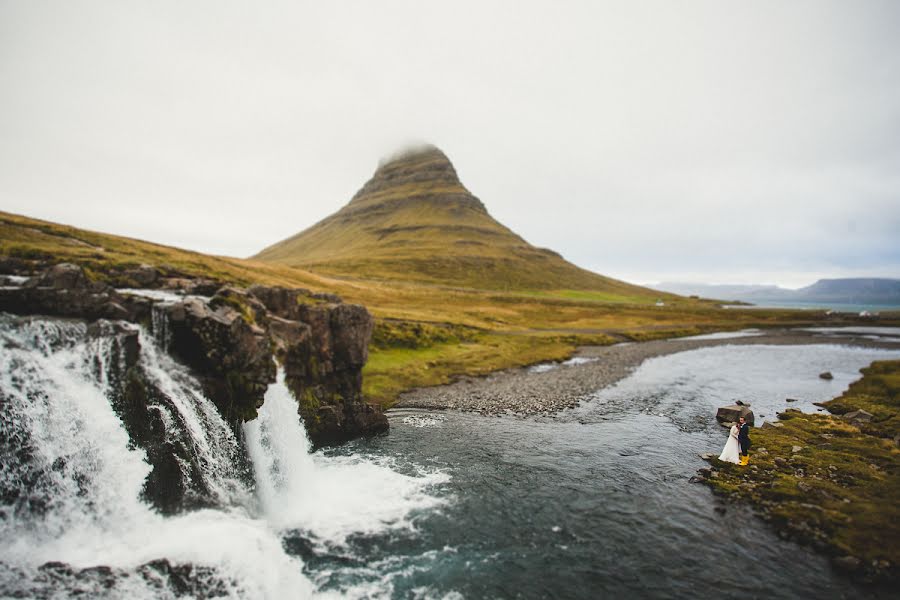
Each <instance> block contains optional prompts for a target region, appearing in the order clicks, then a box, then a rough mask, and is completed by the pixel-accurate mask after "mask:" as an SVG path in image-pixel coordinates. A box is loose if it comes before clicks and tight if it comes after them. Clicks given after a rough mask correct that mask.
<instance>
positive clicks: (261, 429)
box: [0, 314, 446, 598]
mask: <svg viewBox="0 0 900 600" xmlns="http://www.w3.org/2000/svg"><path fill="white" fill-rule="evenodd" d="M104 327H105V329H104ZM117 327H118V328H120V329H123V328H129V327H133V326H132V325H128V324H124V323H122V324H116V325H115V326H109V327H106V326H102V324H101V327H100V329H101V331H100V332H99V333H98V332H97V331H94V332H93V333H90V332H89V331H88V328H87V327H86V326H85V325H84V324H81V323H78V322H73V321H63V320H53V319H38V318H32V319H21V318H15V317H10V316H7V315H2V314H0V426H2V429H0V432H2V435H0V458H2V460H0V540H2V543H0V596H4V595H15V596H18V597H22V596H25V597H27V596H42V597H50V596H52V597H68V596H75V595H80V596H81V597H84V595H85V594H86V595H88V596H93V597H115V598H117V597H134V598H151V597H173V596H175V595H176V593H175V592H173V591H172V590H169V589H168V588H167V587H166V586H167V585H168V584H166V583H165V582H163V583H162V584H161V583H160V582H159V581H158V579H159V578H158V577H157V576H156V575H155V574H154V575H152V576H149V577H148V575H147V571H146V569H145V566H146V565H147V564H148V563H150V562H151V561H157V560H160V559H165V560H166V561H168V563H169V564H171V565H189V566H191V567H192V568H194V567H196V568H201V569H206V570H207V571H208V573H206V572H205V573H206V574H204V575H203V577H205V578H210V579H211V581H210V583H209V585H210V586H211V587H215V589H216V590H217V593H219V594H225V595H227V596H230V597H235V598H285V597H291V598H305V597H311V596H313V595H314V594H315V589H314V588H315V586H314V585H313V584H312V582H311V581H310V580H309V578H308V577H306V576H305V575H304V573H303V563H302V562H301V561H300V560H299V559H298V558H295V557H292V556H289V555H288V554H287V553H286V552H285V550H284V548H283V545H282V539H281V537H280V535H281V532H283V531H285V530H291V531H301V532H303V534H304V535H307V534H308V535H309V536H311V537H312V538H313V539H314V540H316V541H318V542H319V543H322V544H327V545H335V544H342V543H344V542H345V541H346V539H347V537H348V536H350V535H351V534H354V533H362V534H365V533H378V532H381V531H384V530H385V529H389V528H397V527H405V526H410V525H411V523H410V518H411V516H410V515H411V514H412V513H414V512H415V511H416V510H417V509H425V508H430V507H434V506H436V505H437V504H439V501H438V500H437V499H436V498H435V497H433V496H430V495H429V494H428V493H427V490H428V488H429V487H430V486H431V485H433V484H435V483H438V482H441V481H444V480H445V479H446V476H445V475H443V474H441V473H428V474H422V475H421V476H409V475H402V474H400V473H397V472H395V471H394V470H392V469H391V468H390V466H389V465H387V464H384V463H378V462H375V461H374V460H371V459H366V458H363V457H359V456H348V457H339V458H325V457H323V456H322V455H319V454H310V452H309V443H308V441H307V438H306V433H305V430H304V429H303V426H302V424H301V422H300V420H299V417H298V414H297V405H296V402H295V401H294V400H293V398H292V397H291V395H290V393H289V392H288V390H287V388H286V387H285V385H284V382H283V374H282V373H279V380H278V383H276V384H273V385H272V386H270V389H269V391H268V393H267V394H266V401H265V404H264V406H263V408H262V409H261V411H260V417H259V419H257V420H256V421H253V422H250V423H247V424H245V426H244V427H245V436H246V441H247V449H248V452H249V454H250V460H251V462H252V465H253V469H254V472H255V486H254V488H255V498H254V494H253V490H247V489H246V487H245V486H244V484H242V483H241V479H240V478H239V477H238V473H237V472H236V467H235V464H236V463H237V462H239V461H238V459H239V458H240V456H239V455H238V453H239V452H240V449H241V448H240V444H239V443H238V441H237V440H236V439H235V436H234V434H233V433H232V431H231V430H230V429H229V427H228V426H227V425H226V424H225V423H224V421H223V420H222V419H221V417H220V416H219V414H218V412H217V411H216V409H215V406H214V405H213V404H212V402H210V401H209V400H208V399H207V398H205V397H204V396H203V394H202V393H201V391H200V388H199V385H198V383H197V381H196V380H195V379H194V378H193V377H191V376H190V374H189V373H188V372H187V371H186V369H184V368H183V367H182V366H180V365H178V364H177V363H175V362H174V361H172V359H171V358H169V357H168V356H167V355H166V354H165V353H163V352H161V351H160V350H159V349H158V348H157V346H156V345H155V344H154V339H153V337H152V336H150V335H148V334H147V333H146V332H144V331H140V332H139V341H140V346H141V353H140V364H141V369H142V371H143V373H144V375H145V377H146V379H147V381H148V382H149V384H150V385H152V386H153V387H155V388H156V389H157V390H158V391H159V392H160V393H161V394H163V395H164V396H165V398H167V400H168V403H167V405H166V407H163V406H158V407H156V408H157V409H158V410H159V411H160V415H162V416H165V417H166V418H165V419H163V420H162V422H163V423H165V424H166V427H167V430H166V431H167V432H168V427H172V429H173V431H174V430H175V429H176V428H177V429H178V430H179V431H182V432H184V433H185V434H186V435H187V437H188V438H189V442H190V443H189V446H190V451H191V456H192V460H193V461H194V462H195V463H196V464H198V465H199V466H200V471H201V476H202V478H203V480H204V481H203V483H204V484H205V488H207V489H208V490H210V492H211V494H212V496H213V499H214V500H215V503H216V506H217V508H215V509H203V510H195V511H191V512H183V513H181V514H178V515H175V516H164V515H161V514H159V513H157V512H156V511H155V510H153V509H152V507H150V506H149V505H148V504H147V503H146V502H144V501H143V500H142V498H141V493H142V487H143V485H144V482H145V479H146V478H147V475H148V473H150V470H151V467H150V465H149V464H148V463H147V460H146V455H145V453H144V452H143V451H141V450H139V449H136V448H134V446H133V444H132V443H131V441H130V440H129V437H128V433H127V432H126V429H125V427H124V426H123V424H122V422H121V421H120V420H119V417H118V416H117V414H116V413H115V411H114V410H113V408H112V406H111V403H110V401H111V400H110V393H111V386H112V385H113V383H114V382H113V380H114V377H112V376H111V373H110V371H109V369H110V365H112V364H113V363H115V361H116V360H119V359H120V358H121V357H117V356H115V352H116V351H118V352H120V353H122V352H124V351H123V350H122V349H121V344H118V343H116V342H115V339H116V336H115V329H116V328H117ZM51 561H59V562H62V563H65V564H67V565H69V566H70V567H71V568H72V569H74V570H75V575H74V576H72V577H69V578H68V579H65V578H63V579H59V578H54V577H49V576H47V574H46V572H44V571H42V570H41V565H44V564H45V563H48V562H51ZM95 566H104V567H110V568H112V569H114V570H115V573H116V574H115V576H114V577H113V579H112V580H103V581H100V582H99V583H98V582H93V583H91V582H90V581H85V580H84V579H83V578H80V577H81V576H80V575H79V573H78V570H81V569H87V568H89V567H95ZM82 573H84V571H82ZM210 573H211V574H210ZM101 579H102V578H101ZM161 586H162V587H161ZM332 593H333V592H332ZM339 593H343V594H350V595H366V594H367V593H368V592H360V593H359V594H356V593H354V592H353V591H352V590H344V591H343V592H339Z"/></svg>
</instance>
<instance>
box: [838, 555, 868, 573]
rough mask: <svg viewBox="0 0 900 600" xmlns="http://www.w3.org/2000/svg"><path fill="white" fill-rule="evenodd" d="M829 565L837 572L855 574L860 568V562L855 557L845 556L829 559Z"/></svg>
mask: <svg viewBox="0 0 900 600" xmlns="http://www.w3.org/2000/svg"><path fill="white" fill-rule="evenodd" d="M831 564H832V566H833V567H834V568H835V569H837V570H838V571H843V572H845V573H855V572H856V571H859V569H860V567H861V566H862V561H861V560H859V559H858V558H856V557H855V556H850V555H846V556H839V557H837V558H833V559H831Z"/></svg>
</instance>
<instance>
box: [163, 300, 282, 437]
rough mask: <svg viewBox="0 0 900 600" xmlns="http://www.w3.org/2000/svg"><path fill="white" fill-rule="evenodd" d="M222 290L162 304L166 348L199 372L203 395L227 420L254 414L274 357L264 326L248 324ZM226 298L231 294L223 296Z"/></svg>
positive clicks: (269, 379)
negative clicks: (167, 334)
mask: <svg viewBox="0 0 900 600" xmlns="http://www.w3.org/2000/svg"><path fill="white" fill-rule="evenodd" d="M233 297H234V292H232V293H231V295H228V296H219V295H217V296H215V297H214V298H213V300H212V301H210V302H209V303H206V302H203V301H201V300H199V299H197V298H188V299H186V300H184V301H182V302H179V303H176V304H172V305H170V306H166V307H165V308H164V310H165V312H166V315H167V316H168V321H169V330H170V332H171V346H170V351H171V352H172V354H174V355H175V356H177V357H178V358H180V359H181V360H182V361H183V362H184V363H185V364H187V365H188V366H190V367H192V368H193V369H194V370H195V371H196V372H197V373H198V374H199V376H200V381H201V384H202V385H203V389H204V392H205V393H206V395H207V396H208V397H209V398H210V399H211V400H212V401H213V402H215V404H216V406H217V407H218V409H219V412H220V413H222V416H223V417H225V419H226V421H228V422H230V423H238V422H242V421H249V420H251V419H254V418H256V410H257V409H258V408H259V407H260V406H262V403H263V396H264V395H265V393H266V388H268V386H269V384H270V383H271V382H273V381H275V363H274V361H273V356H272V347H271V344H270V342H269V338H268V336H267V334H266V330H265V329H263V328H262V327H260V326H258V325H256V324H254V323H253V322H252V321H251V320H250V318H249V317H248V315H245V314H244V313H243V311H241V310H240V309H239V305H237V303H236V301H235V300H233ZM229 298H232V300H229Z"/></svg>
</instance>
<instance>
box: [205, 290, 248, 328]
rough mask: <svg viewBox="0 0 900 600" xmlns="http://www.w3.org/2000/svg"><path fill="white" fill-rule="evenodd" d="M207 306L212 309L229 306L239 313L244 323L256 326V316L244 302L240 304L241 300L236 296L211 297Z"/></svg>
mask: <svg viewBox="0 0 900 600" xmlns="http://www.w3.org/2000/svg"><path fill="white" fill-rule="evenodd" d="M209 305H210V306H211V307H212V308H214V309H215V308H219V307H221V306H229V307H231V308H233V309H234V310H236V311H237V312H238V313H240V315H241V318H242V319H243V320H244V322H246V323H247V324H249V325H256V315H255V313H254V312H253V309H251V308H250V306H249V305H247V304H246V303H245V302H241V300H240V299H239V298H237V297H236V296H232V295H225V296H223V295H217V296H213V298H212V300H210V301H209Z"/></svg>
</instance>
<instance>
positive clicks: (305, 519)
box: [244, 369, 448, 546]
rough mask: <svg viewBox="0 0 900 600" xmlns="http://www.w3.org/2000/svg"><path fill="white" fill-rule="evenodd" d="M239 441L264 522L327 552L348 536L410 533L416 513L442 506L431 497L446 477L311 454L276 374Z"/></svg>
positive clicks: (386, 464) (363, 458)
mask: <svg viewBox="0 0 900 600" xmlns="http://www.w3.org/2000/svg"><path fill="white" fill-rule="evenodd" d="M244 434H245V438H246V442H247V451H248V453H249V455H250V459H251V461H252V463H253V470H254V479H255V481H256V494H257V498H258V500H259V504H260V509H261V511H262V513H263V516H264V518H265V519H266V520H267V521H268V522H269V523H271V524H272V525H273V526H274V527H277V528H279V529H281V530H300V531H302V532H304V533H305V534H307V535H308V536H309V537H311V538H312V539H313V541H317V542H319V543H320V544H323V545H325V546H339V545H343V544H345V543H346V541H347V538H348V537H349V536H350V535H353V534H366V533H370V534H371V533H377V532H382V531H384V530H386V529H395V528H410V527H412V521H411V518H412V517H413V516H414V515H415V514H416V513H417V512H419V511H424V510H428V509H433V508H436V507H438V506H440V505H441V504H442V500H440V499H438V498H437V497H435V496H433V495H432V494H430V493H429V489H430V488H431V487H432V486H434V485H435V484H440V483H443V482H445V481H447V479H448V476H447V475H446V474H444V473H441V472H425V471H421V470H417V471H416V472H415V473H412V474H404V473H401V472H399V471H398V469H397V468H396V465H394V464H392V463H391V462H390V461H387V460H385V459H380V460H379V459H375V458H374V457H370V456H363V455H360V454H352V455H349V456H331V457H325V456H323V455H321V454H319V453H316V454H310V453H309V446H310V444H309V440H308V438H307V436H306V430H305V429H304V427H303V424H302V423H301V421H300V419H299V417H298V415H297V402H296V401H295V400H294V398H293V397H292V396H291V393H290V391H289V390H288V388H287V386H286V385H285V383H284V371H283V370H282V369H279V370H278V377H277V381H276V382H275V383H274V384H272V385H270V386H269V389H268V391H267V392H266V397H265V402H264V403H263V406H262V408H261V409H260V410H259V417H258V418H256V419H255V420H253V421H250V422H248V423H244Z"/></svg>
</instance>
